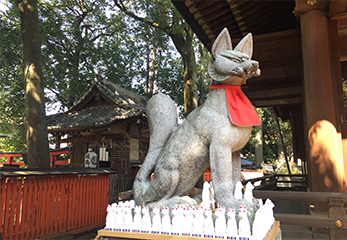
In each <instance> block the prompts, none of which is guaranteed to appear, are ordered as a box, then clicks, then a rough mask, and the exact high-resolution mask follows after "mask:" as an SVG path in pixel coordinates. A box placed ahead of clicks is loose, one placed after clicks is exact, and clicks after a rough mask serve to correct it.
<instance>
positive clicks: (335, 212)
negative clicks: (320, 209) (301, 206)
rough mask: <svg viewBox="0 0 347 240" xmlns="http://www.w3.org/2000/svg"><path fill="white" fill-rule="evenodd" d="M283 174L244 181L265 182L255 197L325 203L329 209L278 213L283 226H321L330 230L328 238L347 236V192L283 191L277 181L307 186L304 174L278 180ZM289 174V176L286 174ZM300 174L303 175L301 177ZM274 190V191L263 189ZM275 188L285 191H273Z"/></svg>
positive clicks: (255, 193)
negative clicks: (300, 212)
mask: <svg viewBox="0 0 347 240" xmlns="http://www.w3.org/2000/svg"><path fill="white" fill-rule="evenodd" d="M279 176H282V175H276V174H273V175H267V176H264V177H261V178H257V179H250V180H246V181H243V182H244V184H245V183H246V182H247V181H251V182H257V181H262V185H261V186H259V187H256V188H255V189H254V191H253V195H254V197H255V198H262V199H264V200H265V199H267V198H269V199H271V200H277V201H299V202H309V203H325V204H327V206H328V208H329V210H328V212H327V214H325V215H324V214H310V215H305V214H284V213H275V218H276V220H277V221H280V222H281V225H284V224H288V225H297V226H309V227H321V228H326V229H328V230H329V238H330V239H332V240H335V239H347V217H346V210H347V209H346V207H347V193H334V192H306V191H283V189H281V188H278V187H276V186H277V183H278V182H286V183H296V184H298V183H299V185H301V184H302V185H304V184H305V183H306V176H305V175H297V176H295V175H292V176H291V177H293V176H294V179H295V180H292V179H291V178H290V179H289V180H287V181H284V180H278V179H279ZM283 176H287V177H289V176H288V175H283ZM300 176H301V177H302V178H300ZM264 189H271V191H268V190H264ZM274 189H277V190H282V191H281V192H279V191H274Z"/></svg>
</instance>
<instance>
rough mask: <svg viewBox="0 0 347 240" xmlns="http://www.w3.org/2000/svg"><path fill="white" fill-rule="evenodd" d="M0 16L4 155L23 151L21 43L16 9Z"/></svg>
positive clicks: (0, 108)
mask: <svg viewBox="0 0 347 240" xmlns="http://www.w3.org/2000/svg"><path fill="white" fill-rule="evenodd" d="M8 7H9V9H8V10H7V11H6V12H3V13H1V14H0V36H1V41H0V89H1V91H0V133H2V134H8V135H11V136H12V137H9V138H2V139H0V146H1V148H2V150H5V151H14V150H16V151H21V150H25V148H26V147H25V130H24V128H23V126H24V84H23V69H22V47H23V46H22V40H21V28H20V19H19V13H18V10H17V7H16V6H15V5H14V4H12V2H9V3H8Z"/></svg>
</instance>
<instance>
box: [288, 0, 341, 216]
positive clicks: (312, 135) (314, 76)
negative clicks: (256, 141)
mask: <svg viewBox="0 0 347 240" xmlns="http://www.w3.org/2000/svg"><path fill="white" fill-rule="evenodd" d="M327 4H328V2H326V1H320V0H318V1H317V3H315V4H314V5H312V6H311V5H309V4H308V3H307V1H300V0H297V1H296V8H295V13H296V14H297V16H299V17H300V24H301V41H302V54H303V63H304V82H303V85H304V104H305V107H304V108H305V109H306V113H305V114H304V115H305V116H304V119H305V120H306V124H304V125H305V134H308V143H307V144H309V146H308V148H309V157H308V158H309V159H308V174H309V183H310V186H309V187H310V190H311V191H313V192H342V191H345V174H344V164H343V159H342V157H341V156H342V155H341V154H340V153H341V152H340V151H341V144H340V143H341V141H338V134H337V131H336V129H337V126H338V125H339V124H338V123H337V122H336V119H337V118H336V116H337V114H338V110H337V109H336V103H335V100H334V97H335V90H334V83H333V72H332V69H333V65H332V64H333V63H332V61H331V55H332V51H331V45H330V43H331V42H330V20H329V19H328V17H327V12H326V7H327ZM327 210H328V205H327V204H315V211H316V212H327Z"/></svg>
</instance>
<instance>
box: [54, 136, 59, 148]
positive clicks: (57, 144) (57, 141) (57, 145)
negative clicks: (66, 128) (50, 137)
mask: <svg viewBox="0 0 347 240" xmlns="http://www.w3.org/2000/svg"><path fill="white" fill-rule="evenodd" d="M55 148H56V149H57V148H60V134H59V133H57V134H55Z"/></svg>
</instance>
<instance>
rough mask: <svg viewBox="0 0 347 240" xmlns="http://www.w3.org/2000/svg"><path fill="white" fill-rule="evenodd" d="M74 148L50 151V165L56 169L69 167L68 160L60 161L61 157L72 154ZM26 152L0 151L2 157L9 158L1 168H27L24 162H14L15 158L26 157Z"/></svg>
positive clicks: (1, 164)
mask: <svg viewBox="0 0 347 240" xmlns="http://www.w3.org/2000/svg"><path fill="white" fill-rule="evenodd" d="M73 148H74V147H73V146H68V147H65V148H58V149H50V150H49V156H50V165H51V167H53V168H55V167H57V166H59V165H67V164H68V163H69V161H68V160H59V156H60V155H63V154H71V152H72V150H73ZM26 154H27V152H26V151H21V152H3V151H0V157H5V158H7V161H6V162H4V163H0V166H3V165H4V164H6V165H12V166H25V163H24V162H14V158H15V157H23V155H26Z"/></svg>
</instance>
